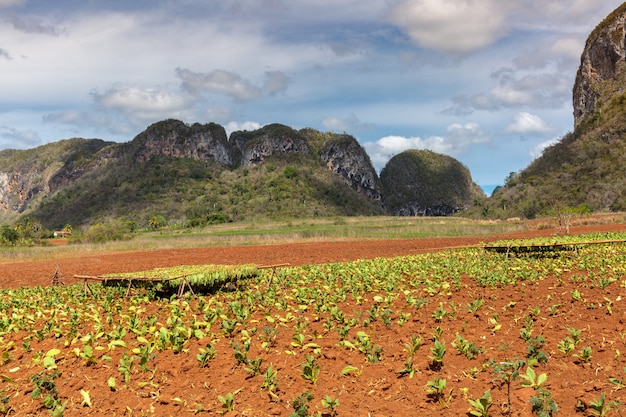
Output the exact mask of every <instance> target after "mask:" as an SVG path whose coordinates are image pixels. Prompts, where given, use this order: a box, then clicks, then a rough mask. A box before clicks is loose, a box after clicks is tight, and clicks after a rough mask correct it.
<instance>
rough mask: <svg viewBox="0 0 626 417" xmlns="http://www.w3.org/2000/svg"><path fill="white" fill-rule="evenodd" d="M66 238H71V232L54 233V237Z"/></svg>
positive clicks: (60, 231)
mask: <svg viewBox="0 0 626 417" xmlns="http://www.w3.org/2000/svg"><path fill="white" fill-rule="evenodd" d="M68 236H72V232H64V231H62V230H59V231H55V232H54V237H68Z"/></svg>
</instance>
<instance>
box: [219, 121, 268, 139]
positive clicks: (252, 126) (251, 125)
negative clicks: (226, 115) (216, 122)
mask: <svg viewBox="0 0 626 417" xmlns="http://www.w3.org/2000/svg"><path fill="white" fill-rule="evenodd" d="M261 127H262V125H261V124H260V123H257V122H251V121H246V122H228V123H226V125H225V126H224V130H226V135H227V136H229V137H230V134H231V133H233V132H237V131H240V130H247V131H250V130H257V129H260V128H261Z"/></svg>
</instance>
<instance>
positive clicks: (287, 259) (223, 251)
mask: <svg viewBox="0 0 626 417" xmlns="http://www.w3.org/2000/svg"><path fill="white" fill-rule="evenodd" d="M624 230H626V225H623V224H608V225H607V224H604V225H591V226H579V227H573V228H572V229H571V234H580V233H593V232H610V231H624ZM558 233H559V230H557V229H544V230H531V231H526V232H518V233H510V234H505V235H492V236H476V237H471V236H470V237H467V236H466V237H447V238H435V239H431V238H421V239H396V240H357V241H338V242H303V243H290V244H277V245H262V246H219V247H205V248H193V249H169V250H151V251H133V252H109V253H104V254H97V255H94V254H93V253H90V252H85V253H84V254H75V255H74V256H73V257H71V258H62V259H53V260H43V261H32V262H30V261H21V262H13V263H4V264H2V265H0V288H15V287H20V286H34V285H41V286H46V285H49V284H50V283H51V278H52V276H53V275H54V272H55V269H56V266H57V265H58V266H59V268H60V271H61V273H62V274H63V276H64V277H65V283H66V284H70V283H73V282H75V279H74V275H102V274H108V273H116V272H119V273H121V272H133V271H142V270H147V269H153V268H159V267H170V266H176V265H198V264H231V265H234V264H244V263H252V264H258V265H273V264H282V263H289V264H291V265H304V264H323V263H331V262H342V261H351V260H356V259H373V258H376V257H393V256H400V255H411V254H417V253H424V252H435V251H439V250H444V249H447V248H456V247H463V246H471V245H479V244H480V243H484V242H493V241H496V240H502V239H519V238H525V237H539V236H554V235H556V234H558Z"/></svg>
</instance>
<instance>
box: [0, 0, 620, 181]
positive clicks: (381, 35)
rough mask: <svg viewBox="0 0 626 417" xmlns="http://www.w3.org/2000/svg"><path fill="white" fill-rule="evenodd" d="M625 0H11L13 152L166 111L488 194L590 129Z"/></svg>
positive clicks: (0, 105) (4, 35)
mask: <svg viewBox="0 0 626 417" xmlns="http://www.w3.org/2000/svg"><path fill="white" fill-rule="evenodd" d="M620 4H621V1H617V0H133V1H128V0H55V1H50V0H0V149H7V148H9V149H29V148H34V147H37V146H40V145H43V144H45V143H49V142H56V141H58V140H62V139H68V138H72V137H83V138H99V139H104V140H108V141H116V142H128V141H130V140H132V139H133V138H134V137H135V136H136V135H137V134H139V133H141V132H142V131H143V130H145V129H146V128H147V127H148V126H149V125H150V124H152V123H154V122H157V121H159V120H164V119H167V118H176V119H179V120H182V121H184V122H186V123H196V122H198V123H209V122H215V123H219V124H221V125H222V126H224V127H225V128H226V131H227V133H230V132H232V131H235V130H253V129H257V128H259V127H261V126H263V125H266V124H269V123H282V124H285V125H288V126H291V127H293V128H295V129H301V128H306V127H308V128H313V129H317V130H320V131H324V132H336V133H348V134H351V135H352V136H354V137H355V138H356V139H357V140H358V141H359V143H360V144H361V145H362V146H363V147H364V148H365V149H366V151H367V153H368V154H369V156H370V158H371V160H372V163H373V164H374V166H375V167H376V169H377V170H378V172H380V170H381V169H382V168H383V167H384V165H385V164H386V163H387V161H388V160H389V159H390V158H391V157H392V156H393V155H395V154H398V153H400V152H402V151H404V150H406V149H430V150H432V151H435V152H439V153H443V154H446V155H450V156H452V157H454V158H456V159H458V160H459V161H461V162H462V163H463V164H465V165H466V166H467V167H468V168H469V170H470V172H471V174H472V177H473V179H474V181H475V182H476V183H477V184H479V185H481V186H482V187H483V188H484V189H485V190H490V189H491V188H492V187H493V186H495V185H498V184H502V183H503V182H504V178H506V177H507V176H508V175H509V174H510V173H511V172H517V171H520V170H522V169H524V168H525V167H527V166H528V164H530V162H531V161H532V160H533V159H534V158H536V157H538V156H539V155H541V151H542V149H544V148H545V147H546V146H548V145H549V144H552V143H555V142H556V141H558V140H559V139H560V138H562V137H563V136H564V135H565V134H566V133H568V132H570V131H572V130H573V124H574V122H573V116H572V113H573V108H572V87H573V85H574V79H575V75H576V71H577V69H578V66H579V64H580V55H581V53H582V51H583V48H584V44H585V40H586V38H587V36H588V35H589V33H590V32H591V31H592V30H593V28H594V27H595V26H596V25H597V24H598V23H600V22H601V21H602V19H604V17H606V16H607V15H608V14H609V13H610V12H611V11H613V10H614V9H615V8H617V7H618V6H619V5H620Z"/></svg>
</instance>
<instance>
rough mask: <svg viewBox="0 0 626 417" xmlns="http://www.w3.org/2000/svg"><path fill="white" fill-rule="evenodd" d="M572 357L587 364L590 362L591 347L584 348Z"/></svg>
mask: <svg viewBox="0 0 626 417" xmlns="http://www.w3.org/2000/svg"><path fill="white" fill-rule="evenodd" d="M573 356H575V357H577V358H578V359H580V360H581V361H582V362H584V363H589V362H590V361H591V356H592V350H591V346H586V347H584V348H582V349H581V350H580V352H578V353H575V354H574V355H573Z"/></svg>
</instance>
